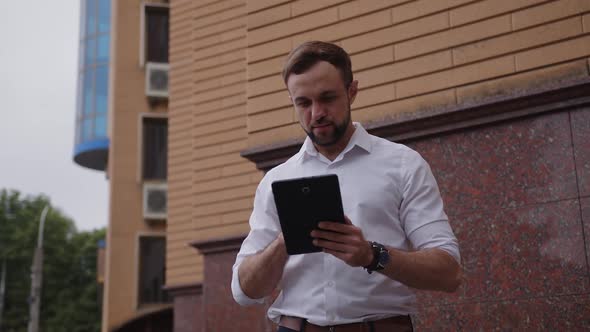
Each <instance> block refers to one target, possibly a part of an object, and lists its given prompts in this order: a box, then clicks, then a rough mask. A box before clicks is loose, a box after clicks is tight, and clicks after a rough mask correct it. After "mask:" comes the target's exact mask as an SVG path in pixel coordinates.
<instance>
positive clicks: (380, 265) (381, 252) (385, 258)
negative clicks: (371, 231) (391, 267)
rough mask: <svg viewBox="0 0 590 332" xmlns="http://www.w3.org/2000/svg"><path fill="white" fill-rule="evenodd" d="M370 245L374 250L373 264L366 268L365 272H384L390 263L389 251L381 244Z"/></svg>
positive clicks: (373, 243) (372, 243)
mask: <svg viewBox="0 0 590 332" xmlns="http://www.w3.org/2000/svg"><path fill="white" fill-rule="evenodd" d="M369 243H370V244H371V249H372V250H373V261H372V262H371V264H369V265H367V266H365V270H367V272H368V273H369V274H371V273H373V271H380V270H383V269H384V268H385V266H386V265H387V263H389V250H387V248H386V247H385V246H384V245H382V244H381V243H377V242H373V241H371V242H369Z"/></svg>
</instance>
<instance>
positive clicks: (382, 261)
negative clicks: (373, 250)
mask: <svg viewBox="0 0 590 332" xmlns="http://www.w3.org/2000/svg"><path fill="white" fill-rule="evenodd" d="M387 263H389V252H387V249H385V248H383V250H382V251H381V253H380V254H379V266H380V267H381V268H385V265H387Z"/></svg>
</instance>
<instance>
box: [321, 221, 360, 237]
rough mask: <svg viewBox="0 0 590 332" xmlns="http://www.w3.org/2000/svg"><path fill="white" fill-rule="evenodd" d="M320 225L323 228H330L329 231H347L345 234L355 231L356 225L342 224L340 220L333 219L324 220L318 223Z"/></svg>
mask: <svg viewBox="0 0 590 332" xmlns="http://www.w3.org/2000/svg"><path fill="white" fill-rule="evenodd" d="M318 227H319V228H321V229H323V230H328V231H332V232H338V233H345V234H349V233H352V232H354V228H355V226H354V225H347V224H342V223H339V222H333V221H322V222H320V223H319V224H318Z"/></svg>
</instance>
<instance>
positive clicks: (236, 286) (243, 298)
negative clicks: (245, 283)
mask: <svg viewBox="0 0 590 332" xmlns="http://www.w3.org/2000/svg"><path fill="white" fill-rule="evenodd" d="M240 264H241V262H240V263H238V262H236V263H235V264H234V266H233V271H232V272H233V273H232V278H231V292H232V295H233V297H234V300H235V301H236V302H237V303H238V304H240V305H253V304H262V303H264V298H260V299H253V298H250V297H248V295H246V294H245V293H244V291H243V290H242V286H241V285H240V278H239V277H238V270H239V268H240Z"/></svg>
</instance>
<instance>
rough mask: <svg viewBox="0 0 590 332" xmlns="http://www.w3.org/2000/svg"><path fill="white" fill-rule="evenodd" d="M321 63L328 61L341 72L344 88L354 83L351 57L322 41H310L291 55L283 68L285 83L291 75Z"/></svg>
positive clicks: (337, 47) (334, 45)
mask: <svg viewBox="0 0 590 332" xmlns="http://www.w3.org/2000/svg"><path fill="white" fill-rule="evenodd" d="M319 61H326V62H328V63H330V64H331V65H332V66H334V67H336V69H338V70H339V71H340V74H341V76H342V81H343V82H344V86H346V87H348V86H349V85H350V83H351V82H352V65H351V62H350V56H349V55H348V53H346V51H345V50H344V49H342V48H341V47H340V46H338V45H336V44H332V43H327V42H322V41H308V42H305V43H303V44H301V45H299V46H297V47H296V48H295V49H293V50H292V51H291V53H289V56H288V57H287V61H286V62H285V65H284V67H283V81H285V85H287V80H288V79H289V76H290V75H291V74H296V75H299V74H301V73H304V72H305V71H306V70H308V69H309V68H311V67H312V66H313V65H315V64H316V63H318V62H319Z"/></svg>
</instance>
